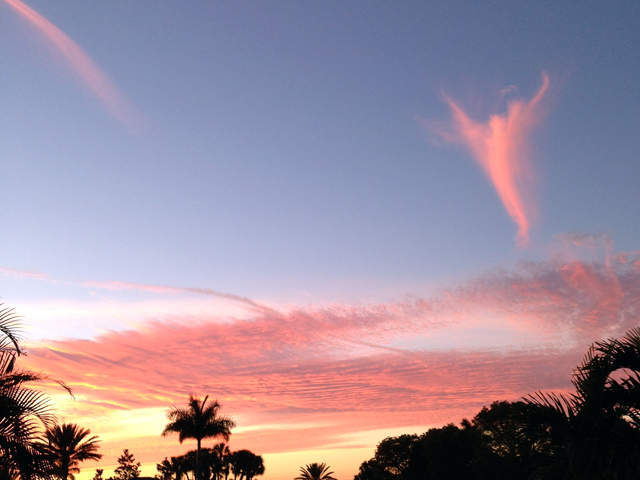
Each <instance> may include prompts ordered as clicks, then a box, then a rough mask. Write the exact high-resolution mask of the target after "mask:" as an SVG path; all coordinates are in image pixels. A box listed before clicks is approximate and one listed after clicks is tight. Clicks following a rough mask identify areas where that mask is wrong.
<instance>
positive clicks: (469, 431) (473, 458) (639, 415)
mask: <svg viewBox="0 0 640 480" xmlns="http://www.w3.org/2000/svg"><path fill="white" fill-rule="evenodd" d="M572 383H573V385H574V387H575V393H572V394H569V395H561V394H554V393H543V392H537V393H534V394H532V395H529V396H528V397H526V398H525V399H524V400H523V401H519V402H504V401H503V402H494V403H492V404H491V406H489V407H484V408H483V409H482V410H481V411H480V412H478V414H477V415H476V416H475V417H474V418H473V419H472V420H471V421H468V420H463V421H462V423H461V425H460V426H459V427H458V426H455V425H453V424H449V425H446V426H444V427H442V428H433V429H431V430H429V431H427V432H426V433H424V434H423V435H421V436H420V437H415V436H410V435H403V436H400V437H395V438H387V439H385V440H383V441H382V442H381V443H380V444H379V445H378V449H377V450H376V454H375V456H374V458H372V459H370V460H367V461H365V462H363V463H362V465H361V466H360V471H359V472H358V474H357V475H356V477H355V480H429V479H436V478H450V479H458V478H460V479H463V478H464V479H465V480H474V479H475V480H484V479H493V478H518V479H529V480H542V479H544V480H578V479H586V480H595V479H608V480H622V479H630V478H640V328H636V329H632V330H630V331H629V332H627V333H626V334H625V335H624V336H623V337H622V338H619V339H608V340H603V341H599V342H596V343H594V344H593V345H592V347H591V348H590V349H589V351H588V352H587V354H586V356H585V357H584V359H583V361H582V363H581V364H580V365H578V367H577V368H576V370H575V371H574V373H573V376H572ZM381 447H386V450H387V451H385V448H381ZM394 465H395V466H396V467H395V468H393V466H394ZM403 466H406V467H403Z"/></svg>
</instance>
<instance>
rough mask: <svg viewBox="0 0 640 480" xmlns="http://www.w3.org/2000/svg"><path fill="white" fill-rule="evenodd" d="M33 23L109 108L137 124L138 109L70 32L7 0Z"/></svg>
mask: <svg viewBox="0 0 640 480" xmlns="http://www.w3.org/2000/svg"><path fill="white" fill-rule="evenodd" d="M4 2H5V3H6V4H7V5H9V6H10V7H11V8H13V9H14V10H15V11H16V12H17V13H18V14H20V15H21V16H22V17H23V18H24V19H26V20H27V21H28V22H29V23H31V24H32V25H33V26H34V27H36V28H37V29H38V31H39V32H40V33H41V34H42V35H43V36H44V37H45V38H46V39H47V40H48V41H49V42H50V44H51V45H52V46H53V47H54V48H55V50H56V51H57V52H58V53H60V54H61V55H62V56H63V57H64V59H65V60H66V62H67V63H68V65H69V66H70V67H71V69H72V70H73V71H74V72H75V73H76V74H77V75H78V76H79V77H80V78H81V79H82V81H83V82H84V84H85V85H86V86H87V87H88V88H89V90H91V91H92V92H93V93H94V94H95V95H96V96H97V97H98V98H99V99H100V100H101V101H102V103H103V104H104V106H105V107H106V109H107V110H108V112H109V113H110V114H111V115H113V116H114V117H115V118H116V119H118V120H119V121H120V122H122V123H123V124H125V125H126V126H127V127H129V128H134V127H136V124H137V119H136V114H135V112H134V109H133V108H132V107H131V106H130V105H129V104H128V102H127V101H126V100H125V98H124V97H123V96H122V94H121V93H120V92H119V91H118V89H117V87H116V86H115V85H114V84H113V82H112V81H111V80H110V79H109V78H108V76H107V75H106V74H105V73H104V72H103V71H101V70H100V68H99V67H98V66H97V65H96V64H95V62H94V61H93V60H92V59H91V58H90V57H89V56H88V55H87V54H86V53H85V52H84V51H83V50H82V49H81V48H80V47H79V46H78V45H77V44H76V43H75V42H74V41H73V40H71V38H69V36H67V34H65V33H64V32H63V31H62V30H60V29H59V28H58V27H56V26H55V25H54V24H53V23H51V22H50V21H49V20H47V19H46V18H45V17H43V16H42V15H40V14H39V13H38V12H36V11H35V10H34V9H33V8H31V7H29V6H28V5H26V4H25V3H23V2H22V1H20V0H4Z"/></svg>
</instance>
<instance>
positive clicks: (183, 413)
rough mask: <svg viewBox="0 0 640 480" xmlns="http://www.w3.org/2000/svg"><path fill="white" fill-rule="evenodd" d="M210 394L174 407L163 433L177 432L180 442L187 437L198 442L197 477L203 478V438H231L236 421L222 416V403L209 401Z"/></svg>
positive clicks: (196, 457) (200, 479)
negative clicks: (201, 458) (201, 467)
mask: <svg viewBox="0 0 640 480" xmlns="http://www.w3.org/2000/svg"><path fill="white" fill-rule="evenodd" d="M208 398H209V397H208V396H206V397H204V400H200V399H199V398H197V397H194V396H190V397H189V403H188V406H187V408H177V407H174V408H172V409H171V410H170V411H169V413H168V414H167V416H168V418H169V423H168V424H167V425H166V426H165V428H164V431H163V432H162V435H168V434H169V433H177V434H178V439H179V441H180V443H182V442H183V441H184V440H185V439H187V438H193V439H195V440H196V442H197V449H196V456H195V479H196V480H202V477H201V475H200V468H199V467H200V451H201V449H202V440H203V439H205V438H212V437H222V438H224V439H225V440H229V436H230V435H231V429H232V428H233V427H235V425H236V424H235V422H234V421H233V420H231V419H230V418H228V417H224V416H220V415H219V413H218V412H219V411H220V408H221V405H220V404H219V403H218V401H217V400H216V401H214V402H213V403H211V402H209V404H208V405H207V400H208Z"/></svg>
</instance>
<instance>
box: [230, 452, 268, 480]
mask: <svg viewBox="0 0 640 480" xmlns="http://www.w3.org/2000/svg"><path fill="white" fill-rule="evenodd" d="M230 464H231V471H232V472H233V478H234V480H252V479H253V477H255V476H257V475H262V474H263V473H264V462H263V460H262V457H261V456H260V455H256V454H255V453H253V452H251V451H249V450H238V451H237V452H233V453H232V454H231V459H230Z"/></svg>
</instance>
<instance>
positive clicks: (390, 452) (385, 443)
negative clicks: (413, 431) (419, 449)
mask: <svg viewBox="0 0 640 480" xmlns="http://www.w3.org/2000/svg"><path fill="white" fill-rule="evenodd" d="M417 438H418V437H417V436H416V435H400V436H399V437H387V438H385V439H384V440H382V441H381V442H380V443H379V444H378V446H377V447H376V453H375V456H374V458H372V459H371V460H368V461H366V462H364V463H363V464H362V465H360V471H359V472H358V474H357V475H356V476H355V480H399V479H402V478H403V477H404V475H405V473H406V470H407V468H408V467H409V457H410V454H411V449H412V447H413V444H414V443H415V441H416V440H417Z"/></svg>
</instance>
